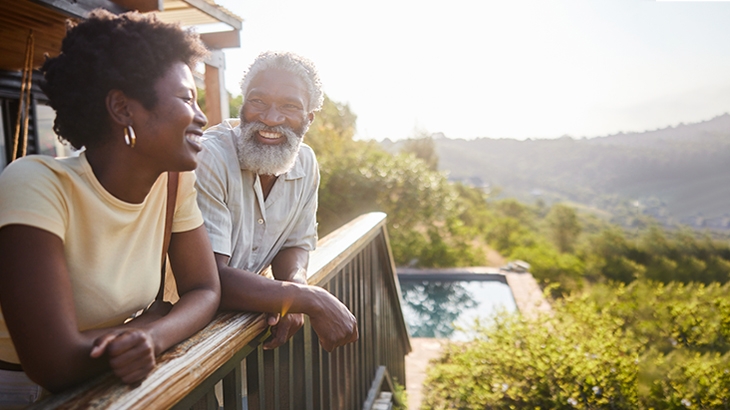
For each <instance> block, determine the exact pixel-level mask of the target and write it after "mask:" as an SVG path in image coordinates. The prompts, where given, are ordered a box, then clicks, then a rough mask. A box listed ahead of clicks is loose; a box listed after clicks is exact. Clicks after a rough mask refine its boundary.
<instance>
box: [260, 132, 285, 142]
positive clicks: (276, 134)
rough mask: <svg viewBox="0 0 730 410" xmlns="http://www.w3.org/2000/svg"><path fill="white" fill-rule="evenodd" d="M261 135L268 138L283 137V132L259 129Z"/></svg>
mask: <svg viewBox="0 0 730 410" xmlns="http://www.w3.org/2000/svg"><path fill="white" fill-rule="evenodd" d="M259 135H261V136H262V137H264V138H266V139H267V140H275V139H277V138H279V137H281V134H280V133H278V132H269V131H259Z"/></svg>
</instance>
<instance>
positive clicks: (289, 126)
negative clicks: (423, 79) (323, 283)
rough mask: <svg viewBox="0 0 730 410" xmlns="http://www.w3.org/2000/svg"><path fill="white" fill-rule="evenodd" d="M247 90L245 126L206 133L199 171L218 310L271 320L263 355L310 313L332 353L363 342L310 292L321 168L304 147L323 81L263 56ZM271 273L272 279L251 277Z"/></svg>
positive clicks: (299, 65) (351, 320)
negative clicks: (308, 271)
mask: <svg viewBox="0 0 730 410" xmlns="http://www.w3.org/2000/svg"><path fill="white" fill-rule="evenodd" d="M241 91H242V93H243V107H242V108H241V115H240V119H229V120H226V121H224V122H223V123H221V124H219V125H217V126H215V127H212V128H210V129H209V130H207V131H206V132H205V136H204V141H203V146H204V149H203V151H202V152H201V153H200V157H199V165H198V169H197V171H196V174H197V178H198V181H197V189H198V204H199V206H200V210H201V211H202V212H203V218H204V220H205V227H206V228H207V230H208V234H209V236H210V240H211V242H212V245H213V251H214V252H215V257H216V262H217V264H218V272H219V273H220V277H221V288H222V295H221V296H222V300H221V309H224V310H247V311H256V312H269V313H270V314H269V316H268V319H267V320H268V323H269V325H271V326H272V334H273V335H272V338H271V339H270V340H269V341H267V343H265V344H264V348H267V349H273V348H275V347H278V346H280V345H281V344H283V343H285V342H286V341H287V340H288V339H289V338H290V337H291V336H292V335H293V334H294V333H296V331H297V330H298V329H299V328H300V327H301V326H302V324H303V317H302V314H307V315H308V316H309V318H310V323H311V324H312V327H313V328H314V330H315V332H316V333H317V335H318V336H319V339H320V343H321V345H322V347H323V348H324V349H326V350H328V351H331V350H333V349H334V348H336V347H338V346H341V345H344V344H346V343H349V342H352V341H355V340H357V337H358V334H357V322H356V319H355V317H354V316H353V315H352V313H350V311H349V310H348V309H347V307H346V306H344V305H343V304H342V303H341V302H340V301H339V300H338V299H337V298H335V297H334V296H332V295H331V294H330V293H328V292H327V291H325V290H324V289H322V288H319V287H314V286H308V285H307V284H306V269H307V265H308V262H309V252H310V251H311V250H313V249H314V248H315V246H316V244H317V223H316V215H315V214H316V210H317V189H318V186H319V170H318V167H317V160H316V158H315V156H314V153H313V152H312V149H311V148H309V147H308V146H307V145H304V144H302V139H303V137H304V134H305V133H306V132H307V129H308V127H309V125H310V124H311V123H312V120H313V119H314V113H315V112H316V111H318V110H319V109H320V108H321V107H322V100H323V93H322V90H321V83H320V80H319V76H318V75H317V71H316V69H315V68H314V66H313V65H312V63H311V62H309V61H308V60H306V59H304V58H302V57H300V56H297V55H294V54H291V53H274V52H267V53H263V54H261V55H259V57H258V58H257V59H256V60H255V61H254V62H253V64H252V65H251V66H250V67H249V70H248V72H246V74H245V75H244V77H243V81H242V83H241ZM268 265H271V268H272V271H273V275H274V278H275V279H276V280H271V279H268V278H265V277H263V276H260V275H258V274H255V273H258V272H260V271H261V270H262V269H263V268H265V267H266V266H268ZM252 272H254V273H252ZM271 312H273V313H271ZM279 313H281V315H279Z"/></svg>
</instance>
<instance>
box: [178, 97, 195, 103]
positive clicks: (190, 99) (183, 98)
mask: <svg viewBox="0 0 730 410" xmlns="http://www.w3.org/2000/svg"><path fill="white" fill-rule="evenodd" d="M180 99H181V100H183V101H185V104H189V105H193V104H194V103H195V98H193V97H180Z"/></svg>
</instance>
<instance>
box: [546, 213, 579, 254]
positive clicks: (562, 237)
mask: <svg viewBox="0 0 730 410" xmlns="http://www.w3.org/2000/svg"><path fill="white" fill-rule="evenodd" d="M545 219H546V221H547V224H548V227H549V229H550V237H551V238H552V240H553V243H554V244H555V246H557V247H558V250H560V252H563V253H565V252H572V251H573V245H575V241H576V239H577V238H578V235H579V234H580V231H581V227H580V223H579V222H578V215H576V213H575V210H574V209H573V208H571V207H569V206H567V205H563V204H556V205H553V207H552V208H551V209H550V212H548V214H547V216H546V217H545Z"/></svg>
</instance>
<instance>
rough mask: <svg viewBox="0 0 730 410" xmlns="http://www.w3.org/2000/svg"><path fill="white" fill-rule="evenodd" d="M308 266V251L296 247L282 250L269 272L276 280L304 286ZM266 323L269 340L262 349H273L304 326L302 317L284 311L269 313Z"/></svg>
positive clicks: (272, 262) (273, 261)
mask: <svg viewBox="0 0 730 410" xmlns="http://www.w3.org/2000/svg"><path fill="white" fill-rule="evenodd" d="M308 265H309V252H308V251H306V250H305V249H302V248H298V247H294V248H284V249H282V250H280V251H279V253H277V254H276V256H275V257H274V259H273V260H272V261H271V271H272V272H273V274H274V278H276V280H281V281H285V282H295V283H299V284H301V285H306V284H307V266H308ZM266 321H267V322H268V324H269V326H271V338H270V339H269V340H268V341H266V343H264V349H275V348H277V347H279V346H281V345H283V344H284V343H286V341H287V340H289V339H291V338H292V336H294V335H295V334H296V333H297V331H299V329H301V327H302V326H304V315H303V314H301V313H292V312H286V311H282V312H281V313H269V314H268V316H267V318H266Z"/></svg>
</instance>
